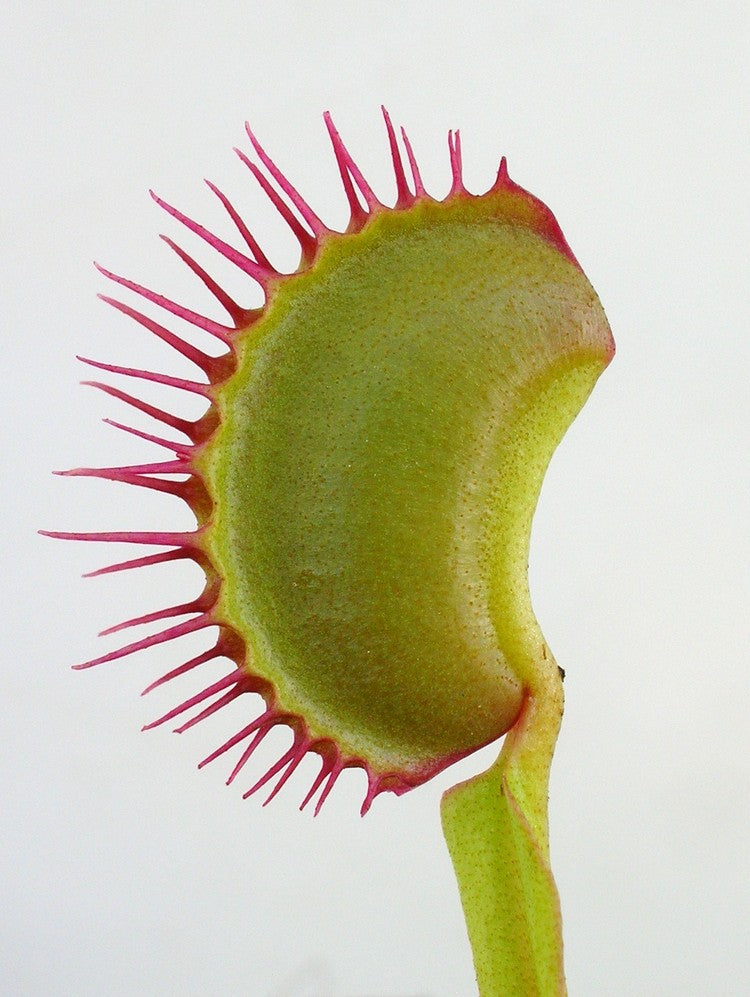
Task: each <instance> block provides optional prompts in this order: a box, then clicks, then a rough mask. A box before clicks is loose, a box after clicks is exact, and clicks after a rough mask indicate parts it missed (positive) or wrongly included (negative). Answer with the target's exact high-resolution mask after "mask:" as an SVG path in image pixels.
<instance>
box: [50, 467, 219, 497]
mask: <svg viewBox="0 0 750 997" xmlns="http://www.w3.org/2000/svg"><path fill="white" fill-rule="evenodd" d="M55 473H59V474H66V475H71V476H78V477H88V478H99V479H100V480H102V481H119V482H121V483H122V484H125V485H135V486H136V487H138V488H150V489H151V490H152V491H157V492H164V494H166V495H174V496H176V497H177V498H180V499H182V500H183V501H185V502H187V503H188V505H191V506H192V505H193V501H192V500H193V499H196V500H197V497H198V495H200V497H201V498H203V497H204V493H205V486H202V485H200V484H198V483H197V482H196V480H195V478H193V477H191V478H187V479H184V480H181V481H170V480H168V479H166V478H151V477H149V476H148V475H146V474H137V473H133V472H132V471H129V470H128V469H127V468H124V467H123V468H118V467H94V468H76V469H75V471H59V472H55ZM183 473H184V472H183Z"/></svg>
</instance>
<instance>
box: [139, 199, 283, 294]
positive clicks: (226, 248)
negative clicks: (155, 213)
mask: <svg viewBox="0 0 750 997" xmlns="http://www.w3.org/2000/svg"><path fill="white" fill-rule="evenodd" d="M149 194H150V195H151V197H152V198H153V199H154V201H156V203H157V204H158V205H159V207H160V208H163V209H164V210H165V211H166V212H167V214H168V215H171V216H172V217H173V218H176V219H177V221H178V222H181V223H182V224H183V225H184V226H185V228H188V229H190V231H191V232H194V233H195V234H196V235H197V236H199V237H200V238H201V239H203V240H204V241H205V242H207V243H208V244H209V246H211V248H212V249H215V250H216V252H217V253H220V254H221V255H222V256H223V257H224V258H225V259H227V260H229V262H230V263H234V265H235V266H236V267H239V268H240V270H242V271H243V272H244V273H246V274H247V275H248V276H249V277H252V278H253V280H254V281H256V282H257V283H258V284H260V286H261V287H262V288H263V289H264V290H265V289H266V287H267V285H268V282H269V280H270V279H271V278H272V277H276V276H278V275H277V273H276V271H275V270H269V269H268V268H267V267H264V266H262V265H261V264H260V263H258V262H257V260H251V259H250V257H249V256H246V255H245V254H244V253H240V252H239V250H237V249H235V248H234V246H230V245H229V243H228V242H224V240H223V239H220V238H219V237H218V236H217V235H214V234H213V232H209V231H208V229H207V228H205V226H203V225H200V224H199V223H198V222H196V221H193V219H192V218H189V217H188V216H187V215H185V214H183V212H182V211H179V210H178V209H177V208H175V207H173V206H172V205H171V204H168V203H167V201H165V200H163V198H161V197H159V195H158V194H155V193H154V192H153V190H150V191H149Z"/></svg>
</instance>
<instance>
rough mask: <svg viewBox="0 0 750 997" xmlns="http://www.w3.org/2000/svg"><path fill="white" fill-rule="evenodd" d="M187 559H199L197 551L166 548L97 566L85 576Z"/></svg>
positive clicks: (89, 576)
mask: <svg viewBox="0 0 750 997" xmlns="http://www.w3.org/2000/svg"><path fill="white" fill-rule="evenodd" d="M185 559H190V560H194V561H197V560H198V558H197V556H196V551H194V550H190V549H189V548H186V547H177V548H176V549H175V550H164V551H160V552H159V553H158V554H147V555H146V557H134V558H133V559H132V560H130V561H120V562H118V563H117V564H108V565H107V566H106V567H104V568H97V569H96V571H87V572H86V573H85V574H84V576H83V577H84V578H98V577H99V575H111V574H113V573H114V572H116V571H129V570H130V569H131V568H147V567H149V566H150V565H152V564H163V563H164V562H165V561H182V560H185Z"/></svg>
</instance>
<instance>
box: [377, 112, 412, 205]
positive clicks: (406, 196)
mask: <svg viewBox="0 0 750 997" xmlns="http://www.w3.org/2000/svg"><path fill="white" fill-rule="evenodd" d="M380 110H381V111H382V112H383V118H384V120H385V127H386V131H387V132H388V145H389V146H390V150H391V159H392V161H393V172H394V174H395V176H396V207H397V208H406V207H408V206H409V205H410V204H413V203H414V195H413V194H412V192H411V191H410V190H409V185H408V184H407V182H406V174H405V173H404V163H403V160H402V159H401V152H400V150H399V147H398V142H397V141H396V133H395V131H394V130H393V124H392V122H391V116H390V114H389V113H388V111H387V110H386V108H385V107H384V106H383V105H382V104H381V106H380Z"/></svg>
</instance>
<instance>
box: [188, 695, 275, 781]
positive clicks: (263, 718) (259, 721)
mask: <svg viewBox="0 0 750 997" xmlns="http://www.w3.org/2000/svg"><path fill="white" fill-rule="evenodd" d="M274 715H275V711H274V710H273V708H272V707H270V706H269V707H268V708H267V709H266V710H265V711H264V712H263V713H261V714H260V716H258V717H256V718H255V720H253V721H252V723H249V724H247V726H246V727H243V728H242V730H240V731H238V732H237V733H236V734H233V735H232V736H231V737H230V738H229V740H227V741H225V742H224V743H223V744H222V745H221V746H220V747H218V748H216V749H215V750H214V751H212V752H211V754H210V755H207V756H206V757H205V758H204V759H203V761H202V762H201V763H200V764H199V766H198V768H199V769H202V768H203V766H204V765H208V763H209V762H212V761H213V760H214V759H215V758H218V757H219V755H223V754H224V753H225V752H227V751H229V750H230V749H231V748H233V747H234V746H235V744H239V743H240V742H241V741H244V740H245V738H246V737H250V735H251V734H254V733H255V731H257V730H259V729H260V728H261V727H262V726H263V725H264V724H265V723H267V722H268V721H269V720H270V719H271V718H272V717H273V716H274Z"/></svg>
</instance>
